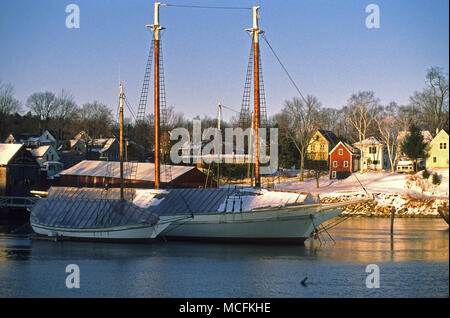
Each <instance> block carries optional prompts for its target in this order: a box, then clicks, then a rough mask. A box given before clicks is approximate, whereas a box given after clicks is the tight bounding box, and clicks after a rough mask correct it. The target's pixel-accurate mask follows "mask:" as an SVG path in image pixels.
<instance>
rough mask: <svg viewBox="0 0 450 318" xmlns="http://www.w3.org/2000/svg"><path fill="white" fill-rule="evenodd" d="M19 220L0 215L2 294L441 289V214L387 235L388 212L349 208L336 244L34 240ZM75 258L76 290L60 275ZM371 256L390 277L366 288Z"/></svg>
mask: <svg viewBox="0 0 450 318" xmlns="http://www.w3.org/2000/svg"><path fill="white" fill-rule="evenodd" d="M23 225H24V224H23V223H22V224H20V223H19V224H18V223H12V224H11V223H8V224H5V223H1V224H0V297H336V296H346V297H390V296H392V297H400V296H401V297H405V296H412V297H414V296H421V295H422V296H427V297H429V296H431V297H433V296H436V297H448V256H449V238H448V233H449V232H448V226H447V224H446V223H445V222H443V221H442V220H440V219H397V220H396V221H395V230H394V236H393V237H392V240H391V235H390V221H389V219H376V218H353V219H349V220H347V221H346V222H344V223H341V224H340V225H339V226H337V227H336V228H333V229H332V230H330V234H331V236H332V237H333V239H334V240H335V241H336V243H335V244H334V243H333V242H332V240H331V239H328V241H327V242H326V243H324V244H319V242H318V241H312V240H309V241H307V242H306V244H305V246H283V245H280V246H264V245H228V244H199V243H187V242H156V243H154V244H113V243H82V242H48V241H34V240H33V241H31V240H30V239H29V234H27V231H29V230H30V229H29V228H28V229H27V226H23ZM19 228H20V231H19V230H17V229H19ZM72 263H75V264H78V265H79V266H80V268H81V273H82V288H81V289H80V290H68V289H67V288H66V287H65V284H64V281H65V278H66V273H65V267H66V266H67V265H68V264H72ZM369 263H376V264H380V266H381V268H382V271H383V275H384V276H383V277H384V278H385V281H389V282H394V281H395V284H394V283H392V284H393V285H392V286H390V287H389V288H388V287H385V289H383V290H381V289H380V290H378V291H377V290H368V289H367V288H366V287H365V283H364V282H365V277H366V273H365V271H364V269H365V266H366V265H367V264H369ZM424 271H426V272H427V275H425V276H424V275H421V273H423V272H424ZM402 275H403V276H402ZM305 277H308V288H304V287H302V286H301V285H300V281H301V280H302V279H304V278H305ZM411 277H418V278H415V279H414V280H411ZM394 278H395V279H394ZM418 286H420V288H418ZM386 288H388V289H386Z"/></svg>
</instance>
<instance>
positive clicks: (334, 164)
mask: <svg viewBox="0 0 450 318" xmlns="http://www.w3.org/2000/svg"><path fill="white" fill-rule="evenodd" d="M337 166H338V162H337V161H336V160H335V161H333V167H334V168H336V167H337Z"/></svg>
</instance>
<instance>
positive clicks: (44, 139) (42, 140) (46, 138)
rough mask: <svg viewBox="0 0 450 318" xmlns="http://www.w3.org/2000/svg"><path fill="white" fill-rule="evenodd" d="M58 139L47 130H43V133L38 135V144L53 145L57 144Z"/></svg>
mask: <svg viewBox="0 0 450 318" xmlns="http://www.w3.org/2000/svg"><path fill="white" fill-rule="evenodd" d="M57 143H58V141H57V140H56V138H55V137H54V136H53V135H52V134H51V133H50V132H49V131H48V130H46V131H44V133H43V134H42V135H41V136H40V137H39V144H40V145H41V146H45V145H52V146H53V147H56V146H57Z"/></svg>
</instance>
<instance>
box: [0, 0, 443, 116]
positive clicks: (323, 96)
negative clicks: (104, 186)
mask: <svg viewBox="0 0 450 318" xmlns="http://www.w3.org/2000/svg"><path fill="white" fill-rule="evenodd" d="M70 3H75V4H77V5H78V6H79V8H80V18H81V20H80V28H79V29H67V28H66V26H65V20H66V16H67V15H68V14H67V13H66V12H65V7H66V5H68V4H70ZM167 3H170V4H192V5H210V6H242V7H251V6H253V5H260V6H261V9H260V27H261V29H263V30H264V31H265V34H266V37H267V39H268V40H269V42H270V43H271V45H272V46H273V47H274V49H275V50H276V52H277V54H278V55H279V57H280V58H281V60H282V61H283V63H284V64H285V66H286V67H287V69H288V70H289V72H290V73H291V75H292V77H293V78H294V80H295V81H296V83H297V85H298V86H299V88H300V90H301V91H302V93H303V94H305V95H306V94H312V95H315V96H317V97H318V98H319V100H320V101H321V102H322V104H323V105H324V106H326V107H337V108H338V107H341V106H342V105H344V104H345V103H346V101H347V99H348V98H349V97H350V95H351V94H353V93H355V92H357V91H358V90H373V91H375V94H376V96H377V97H379V98H380V99H381V102H382V103H384V104H387V103H389V102H390V101H396V102H398V103H399V104H406V103H407V102H408V98H409V96H410V95H411V94H412V93H413V92H414V90H420V89H421V88H422V87H423V86H424V78H425V74H426V69H427V68H429V67H431V66H440V67H442V68H444V70H445V71H446V72H448V69H449V49H448V47H449V13H448V12H449V7H448V6H449V3H448V1H447V0H431V1H424V0H423V1H417V0H396V1H392V0H390V1H376V0H370V1H363V0H314V1H313V0H303V1H294V0H287V1H286V0H285V1H275V0H271V1H247V0H241V1H233V0H228V1H225V0H223V1H220V0H219V1H209V0H203V1H200V0H189V1H182V0H173V1H172V0H170V1H167ZM370 3H374V4H377V5H378V6H379V8H380V28H379V29H368V28H366V26H365V19H366V16H367V15H368V14H367V13H366V12H365V8H366V6H367V5H368V4H370ZM160 15H161V16H160V23H161V25H163V26H164V27H166V30H165V31H164V34H163V53H164V63H165V79H166V95H167V103H168V105H173V106H174V107H175V108H176V110H177V111H180V112H183V113H184V114H185V115H186V117H187V118H192V117H194V116H195V115H201V116H202V115H209V116H216V113H217V104H218V103H219V102H221V103H223V104H224V105H227V106H229V107H232V108H235V109H237V110H239V108H240V104H241V98H242V92H243V86H244V79H245V72H246V68H247V62H248V54H249V48H250V38H249V36H248V35H247V34H246V32H245V31H244V29H245V28H248V27H251V24H252V17H251V11H250V10H248V11H247V10H207V9H186V8H176V7H162V8H161V10H160ZM152 23H153V2H152V1H142V0H130V1H118V0H95V1H93V0H90V1H88V0H68V1H63V0H45V1H44V0H39V1H36V0H35V1H31V0H6V1H5V0H3V1H2V10H0V37H1V38H2V41H1V43H2V44H1V45H0V79H1V80H2V81H3V82H7V83H11V84H12V85H13V86H14V88H15V92H16V97H17V98H18V99H19V100H20V101H21V102H22V103H25V101H26V99H27V97H28V96H29V95H30V94H32V93H34V92H40V91H46V90H50V91H53V92H55V93H58V92H59V91H60V90H61V89H65V90H68V91H69V92H71V93H72V94H73V95H74V97H75V100H76V102H77V104H78V105H80V106H81V105H82V104H83V103H86V102H89V101H94V100H98V101H101V102H103V103H105V104H107V105H109V106H110V107H111V109H114V111H113V114H115V109H116V107H117V96H118V77H119V65H120V77H121V80H122V82H123V83H124V85H125V91H126V93H127V96H128V99H129V100H130V102H131V103H132V105H133V106H134V107H137V103H138V100H139V94H140V89H141V86H142V80H143V76H144V70H145V64H146V60H147V54H148V49H149V43H150V41H151V33H150V31H149V30H147V29H146V28H145V25H146V24H152ZM261 51H262V64H263V72H264V82H265V90H266V99H267V107H268V112H269V115H272V114H274V113H276V112H278V111H279V110H280V109H281V108H282V105H283V102H284V101H285V100H286V99H290V98H292V97H293V96H297V92H296V90H295V89H294V87H293V86H292V85H291V83H290V82H289V80H288V78H287V77H286V75H285V74H284V72H283V70H282V69H281V67H280V66H279V64H278V63H277V61H276V60H275V58H274V57H273V55H272V53H271V52H270V50H269V48H268V47H267V45H266V44H265V43H264V42H263V41H262V43H261ZM23 108H24V109H26V107H23ZM147 109H148V111H147V113H148V112H151V110H152V105H150V104H149V105H148V107H147ZM231 115H233V113H232V112H230V111H227V110H224V117H225V119H228V118H229V117H230V116H231Z"/></svg>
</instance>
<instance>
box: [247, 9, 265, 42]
mask: <svg viewBox="0 0 450 318" xmlns="http://www.w3.org/2000/svg"><path fill="white" fill-rule="evenodd" d="M259 8H260V6H254V7H252V11H253V27H252V28H248V29H245V30H246V31H248V32H249V33H251V34H252V35H253V36H254V39H255V42H258V35H259V34H260V33H264V31H262V30H261V29H260V28H259V25H258V19H259V13H258V10H259Z"/></svg>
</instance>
